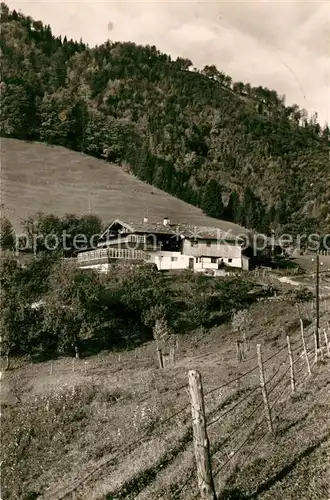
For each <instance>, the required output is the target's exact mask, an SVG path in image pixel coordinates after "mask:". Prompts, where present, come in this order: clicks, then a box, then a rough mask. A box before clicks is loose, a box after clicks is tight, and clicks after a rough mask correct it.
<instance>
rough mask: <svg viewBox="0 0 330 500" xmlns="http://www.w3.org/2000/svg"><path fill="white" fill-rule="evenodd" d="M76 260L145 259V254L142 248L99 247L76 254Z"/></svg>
mask: <svg viewBox="0 0 330 500" xmlns="http://www.w3.org/2000/svg"><path fill="white" fill-rule="evenodd" d="M77 259H78V262H79V263H80V262H91V261H96V260H97V261H100V260H104V261H107V260H108V259H129V260H147V254H146V253H145V252H143V251H142V250H129V249H126V248H100V249H97V250H91V251H90V252H82V253H79V254H78V257H77Z"/></svg>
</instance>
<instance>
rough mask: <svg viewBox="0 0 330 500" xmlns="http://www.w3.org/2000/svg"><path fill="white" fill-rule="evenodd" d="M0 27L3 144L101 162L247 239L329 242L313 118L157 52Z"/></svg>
mask: <svg viewBox="0 0 330 500" xmlns="http://www.w3.org/2000/svg"><path fill="white" fill-rule="evenodd" d="M1 22H2V37H1V57H2V81H1V101H2V102H1V104H2V106H1V116H0V129H1V135H2V136H7V137H14V138H19V139H28V140H38V141H45V142H48V143H51V144H58V145H62V146H66V147H69V148H71V149H74V150H77V151H83V152H85V153H87V154H90V155H94V156H96V157H102V158H105V159H106V160H108V161H109V162H114V163H118V164H121V165H123V168H126V169H127V168H128V169H129V170H130V171H131V172H132V173H134V174H135V175H136V176H138V177H139V178H140V179H142V180H143V181H147V182H149V183H151V184H153V185H155V186H156V187H158V188H160V189H163V190H165V191H167V192H169V193H171V194H173V195H175V196H177V197H178V198H181V199H183V200H185V201H187V202H189V203H192V204H194V205H197V206H199V207H201V208H202V209H203V210H204V211H205V212H206V213H207V214H208V215H210V216H212V217H218V218H225V219H228V220H232V221H235V222H238V223H239V224H242V225H244V226H246V227H249V228H255V229H259V230H262V231H270V230H271V229H274V230H279V229H281V230H286V231H292V232H298V231H304V232H306V231H308V230H311V231H315V230H319V231H324V232H325V231H326V230H327V227H328V226H329V224H330V220H329V219H330V217H329V210H330V209H329V207H330V205H329V199H330V168H329V144H330V132H329V128H328V127H327V126H324V127H321V126H320V125H319V124H318V122H317V116H311V117H308V115H307V112H306V111H305V110H301V109H299V108H298V106H296V105H292V106H289V105H286V104H285V98H284V96H279V95H277V93H276V92H275V91H274V90H269V89H266V88H263V87H258V88H253V87H251V86H250V85H249V84H248V83H242V82H232V80H231V78H230V77H229V76H228V75H225V74H224V73H222V72H221V71H220V70H218V69H217V68H216V67H215V66H206V67H205V68H204V69H203V70H202V71H197V70H196V69H195V68H193V64H192V62H191V61H189V60H186V59H181V58H178V59H176V60H171V58H170V56H168V55H166V54H162V53H160V52H159V51H158V50H157V49H156V47H154V46H146V47H142V46H137V45H136V44H134V43H118V42H111V41H107V42H105V43H104V44H103V45H101V46H99V47H95V48H89V47H88V46H87V45H85V44H84V43H83V42H81V41H80V42H74V41H72V40H70V41H68V40H67V39H66V38H63V39H62V38H61V37H54V36H53V35H52V32H51V28H50V27H49V26H44V25H43V24H42V23H41V22H39V21H34V20H32V19H31V18H29V17H25V16H23V15H22V14H21V13H17V12H15V11H12V12H10V11H9V9H8V7H7V6H6V5H5V4H2V20H1ZM83 174H84V172H82V175H83Z"/></svg>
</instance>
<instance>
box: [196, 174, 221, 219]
mask: <svg viewBox="0 0 330 500" xmlns="http://www.w3.org/2000/svg"><path fill="white" fill-rule="evenodd" d="M201 208H202V210H204V212H205V213H206V215H208V216H209V217H214V218H217V219H220V218H221V217H222V216H223V213H224V206H223V201H222V190H221V187H220V185H219V184H218V183H217V181H216V180H215V179H211V180H210V181H209V182H208V183H207V184H206V187H205V190H204V193H203V197H202V203H201Z"/></svg>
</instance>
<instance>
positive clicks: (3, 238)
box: [0, 217, 15, 250]
mask: <svg viewBox="0 0 330 500" xmlns="http://www.w3.org/2000/svg"><path fill="white" fill-rule="evenodd" d="M0 246H1V248H3V249H8V250H12V249H13V248H14V246H15V233H14V229H13V226H12V224H11V222H10V220H9V219H8V218H7V217H0Z"/></svg>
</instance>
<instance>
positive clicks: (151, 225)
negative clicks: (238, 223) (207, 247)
mask: <svg viewBox="0 0 330 500" xmlns="http://www.w3.org/2000/svg"><path fill="white" fill-rule="evenodd" d="M116 224H120V225H121V226H123V228H124V229H126V231H127V233H145V234H169V235H172V236H177V237H181V238H187V239H195V240H199V239H202V240H205V239H207V240H218V241H232V242H235V241H236V242H237V243H238V242H239V241H240V240H242V238H240V239H238V238H237V236H235V235H233V234H232V233H231V231H221V229H219V228H216V227H208V226H194V225H191V224H173V223H169V224H168V225H164V224H163V223H161V222H149V221H148V222H130V223H127V222H123V221H121V220H120V219H115V220H114V221H113V222H112V223H111V224H110V225H109V226H108V228H107V229H106V231H104V233H103V234H102V236H101V238H103V237H105V236H106V235H107V234H108V233H109V232H110V231H111V228H112V227H113V226H115V225H116ZM127 233H126V234H127ZM124 234H125V233H124ZM101 238H100V239H101Z"/></svg>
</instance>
